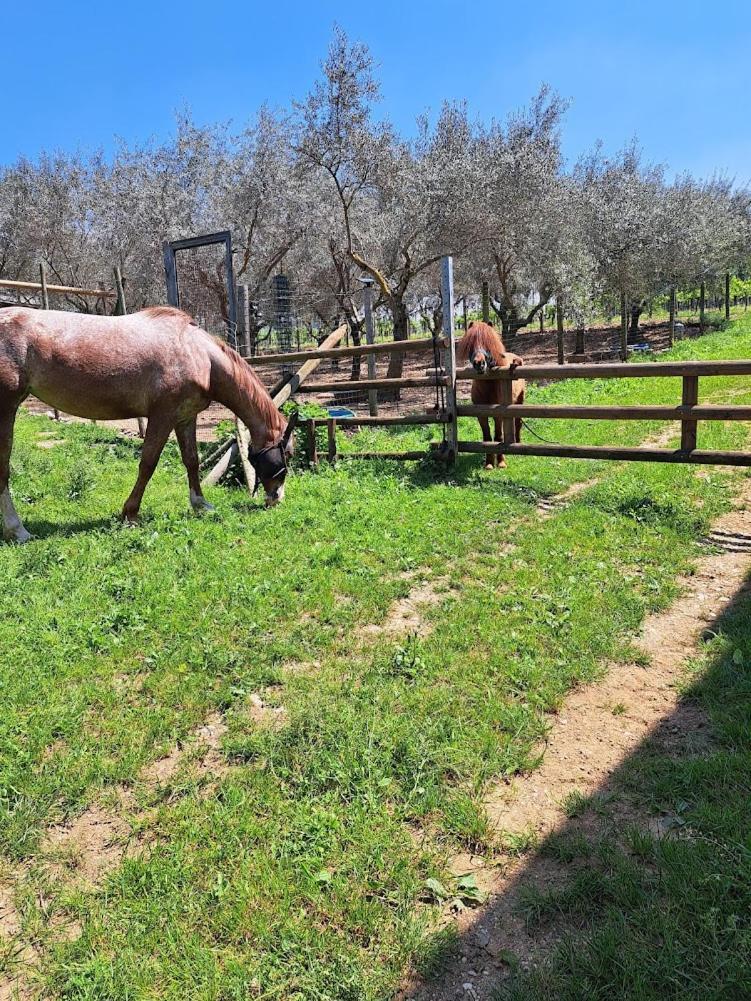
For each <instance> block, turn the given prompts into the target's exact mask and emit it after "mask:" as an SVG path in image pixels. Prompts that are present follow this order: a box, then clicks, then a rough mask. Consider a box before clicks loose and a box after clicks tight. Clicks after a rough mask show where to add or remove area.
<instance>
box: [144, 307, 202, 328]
mask: <svg viewBox="0 0 751 1001" xmlns="http://www.w3.org/2000/svg"><path fill="white" fill-rule="evenodd" d="M141 313H143V314H144V315H145V316H148V317H150V318H151V319H152V320H162V319H172V320H183V322H185V323H189V324H190V325H191V326H192V327H197V326H198V324H197V323H196V321H195V320H194V319H193V317H192V316H191V315H190V314H189V313H186V312H185V310H184V309H178V308H177V306H147V307H146V309H142V310H141Z"/></svg>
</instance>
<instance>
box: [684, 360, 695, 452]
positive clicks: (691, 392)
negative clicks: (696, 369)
mask: <svg viewBox="0 0 751 1001" xmlns="http://www.w3.org/2000/svg"><path fill="white" fill-rule="evenodd" d="M681 402H682V404H683V406H684V407H695V406H696V404H697V403H698V402H699V376H698V375H684V376H683V399H682V401H681ZM696 425H697V422H696V421H681V451H682V452H693V450H694V449H695V448H696Z"/></svg>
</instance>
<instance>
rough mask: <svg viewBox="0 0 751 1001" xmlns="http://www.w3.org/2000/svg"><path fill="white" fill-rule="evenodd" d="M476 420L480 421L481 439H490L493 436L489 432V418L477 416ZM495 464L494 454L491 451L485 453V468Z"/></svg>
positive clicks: (490, 467)
mask: <svg viewBox="0 0 751 1001" xmlns="http://www.w3.org/2000/svg"><path fill="white" fill-rule="evenodd" d="M477 420H478V421H479V422H480V427H481V428H482V440H483V441H492V440H493V436H492V435H491V433H490V420H489V419H488V418H487V417H478V418H477ZM494 465H495V455H494V454H493V453H492V452H486V453H485V468H486V469H492V468H493V466H494Z"/></svg>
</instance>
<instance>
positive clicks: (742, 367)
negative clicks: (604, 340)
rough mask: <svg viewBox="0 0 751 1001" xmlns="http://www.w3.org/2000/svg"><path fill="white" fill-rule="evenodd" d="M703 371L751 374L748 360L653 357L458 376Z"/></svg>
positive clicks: (638, 375) (633, 375)
mask: <svg viewBox="0 0 751 1001" xmlns="http://www.w3.org/2000/svg"><path fill="white" fill-rule="evenodd" d="M703 375H704V376H706V375H751V360H749V359H738V360H730V361H655V362H638V363H634V364H629V363H627V362H615V363H612V364H610V363H607V364H604V365H591V364H590V365H521V366H519V367H517V368H515V369H513V370H512V369H508V368H495V369H492V370H491V371H490V372H487V373H486V374H485V375H478V373H477V372H475V370H474V369H473V368H471V367H470V368H462V369H459V370H458V372H457V373H456V378H457V379H462V380H467V379H490V380H496V379H500V380H502V381H503V380H509V379H512V380H513V379H527V380H533V381H537V380H545V381H553V380H559V381H560V380H563V379H654V378H682V377H684V376H703Z"/></svg>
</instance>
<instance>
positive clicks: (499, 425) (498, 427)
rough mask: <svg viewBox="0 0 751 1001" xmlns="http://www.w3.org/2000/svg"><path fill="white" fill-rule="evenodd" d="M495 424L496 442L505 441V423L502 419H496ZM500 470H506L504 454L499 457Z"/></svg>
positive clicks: (494, 419)
mask: <svg viewBox="0 0 751 1001" xmlns="http://www.w3.org/2000/svg"><path fill="white" fill-rule="evenodd" d="M493 423H494V424H495V440H496V441H503V421H502V420H501V418H500V417H494V418H493ZM498 468H499V469H505V468H506V456H505V455H503V453H501V454H500V455H499V456H498Z"/></svg>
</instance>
